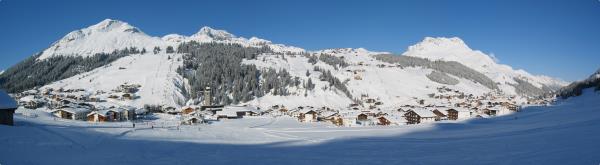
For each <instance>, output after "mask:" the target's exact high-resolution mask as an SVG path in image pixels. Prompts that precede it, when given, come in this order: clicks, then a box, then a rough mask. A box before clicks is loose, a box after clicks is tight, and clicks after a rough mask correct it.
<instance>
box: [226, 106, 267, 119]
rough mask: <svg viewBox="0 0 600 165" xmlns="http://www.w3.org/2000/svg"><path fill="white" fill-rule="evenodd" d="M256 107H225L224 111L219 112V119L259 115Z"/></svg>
mask: <svg viewBox="0 0 600 165" xmlns="http://www.w3.org/2000/svg"><path fill="white" fill-rule="evenodd" d="M258 113H259V112H258V111H257V109H256V108H255V107H250V106H225V107H224V108H223V110H221V111H217V113H216V114H215V116H216V117H217V119H238V118H242V117H243V116H248V115H251V114H258Z"/></svg>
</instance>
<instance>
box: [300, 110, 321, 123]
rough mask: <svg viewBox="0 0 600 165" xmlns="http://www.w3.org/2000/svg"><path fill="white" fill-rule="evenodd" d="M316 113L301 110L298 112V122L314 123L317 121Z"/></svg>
mask: <svg viewBox="0 0 600 165" xmlns="http://www.w3.org/2000/svg"><path fill="white" fill-rule="evenodd" d="M317 116H318V113H317V111H314V110H312V109H303V110H301V111H300V115H299V116H298V120H300V121H301V122H314V121H317Z"/></svg>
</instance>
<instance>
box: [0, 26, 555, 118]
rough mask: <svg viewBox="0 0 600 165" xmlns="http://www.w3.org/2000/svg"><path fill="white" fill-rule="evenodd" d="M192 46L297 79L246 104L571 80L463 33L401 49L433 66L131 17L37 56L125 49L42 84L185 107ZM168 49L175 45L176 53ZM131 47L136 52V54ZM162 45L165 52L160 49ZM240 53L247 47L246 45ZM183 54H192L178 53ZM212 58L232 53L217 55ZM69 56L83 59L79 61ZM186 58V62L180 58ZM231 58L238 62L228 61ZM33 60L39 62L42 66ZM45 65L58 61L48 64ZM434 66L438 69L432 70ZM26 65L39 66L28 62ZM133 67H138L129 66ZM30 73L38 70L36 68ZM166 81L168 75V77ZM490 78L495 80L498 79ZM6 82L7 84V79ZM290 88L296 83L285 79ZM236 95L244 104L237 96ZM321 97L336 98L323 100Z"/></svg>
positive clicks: (404, 98) (508, 89)
mask: <svg viewBox="0 0 600 165" xmlns="http://www.w3.org/2000/svg"><path fill="white" fill-rule="evenodd" d="M190 43H198V44H212V45H214V46H217V47H223V48H227V49H229V48H235V49H238V48H236V46H220V45H219V44H234V45H240V46H242V47H248V48H258V49H260V50H262V49H263V48H265V47H266V48H268V49H269V50H263V51H264V52H267V53H263V54H246V55H244V57H241V58H242V59H239V58H240V57H235V58H236V59H235V60H233V61H239V60H241V62H240V63H239V64H237V63H236V64H228V65H234V66H235V65H249V66H250V69H255V70H256V73H258V75H259V77H258V78H259V79H258V80H253V81H257V82H256V83H259V84H261V83H265V81H266V80H264V79H263V77H262V76H263V75H268V74H267V73H268V72H269V70H274V71H277V74H276V75H284V76H288V78H289V80H287V81H292V80H293V81H294V83H293V84H295V85H294V86H284V87H281V86H280V87H277V88H274V89H273V90H281V92H283V93H284V94H285V95H281V94H275V95H273V94H270V93H268V91H266V93H265V94H264V96H262V95H261V97H260V98H259V97H258V96H253V98H249V97H248V96H243V97H244V100H248V99H250V100H251V101H248V102H247V103H249V104H265V103H268V104H272V103H274V102H285V103H287V104H289V105H302V104H318V105H319V106H325V105H327V104H331V102H336V106H339V107H342V106H345V105H348V104H349V103H352V102H353V100H355V99H358V98H360V97H362V96H363V95H367V96H371V97H374V98H378V99H380V100H382V101H385V102H386V103H391V104H405V103H408V102H413V101H414V100H412V98H424V97H427V96H428V95H429V94H431V93H435V91H436V90H435V88H433V87H437V88H441V87H450V88H453V89H456V90H460V91H464V92H466V93H468V94H475V95H483V94H485V93H490V92H495V91H501V92H502V93H505V94H507V95H524V96H531V95H539V94H540V93H544V92H546V91H552V90H553V89H555V86H563V85H564V84H565V82H562V81H560V80H557V79H554V78H550V77H547V76H537V75H531V74H529V73H527V72H526V71H524V70H514V69H512V67H510V66H508V65H503V64H498V63H496V62H495V61H494V59H493V58H491V57H490V56H489V55H487V54H484V53H483V52H481V51H479V50H473V49H471V48H470V47H469V46H468V45H467V44H466V43H465V42H464V41H463V40H462V39H460V38H458V37H451V38H444V37H425V38H424V39H423V41H421V42H419V43H416V44H414V45H411V46H409V47H408V50H407V51H406V52H404V53H402V55H401V56H406V57H416V58H422V59H426V60H430V61H429V62H426V63H427V64H425V65H409V66H401V65H394V64H393V63H387V62H385V61H382V60H381V59H377V58H376V57H377V56H378V55H381V54H390V53H388V52H373V51H369V50H367V49H365V48H333V49H324V50H316V51H306V50H304V49H302V48H298V47H294V46H287V45H283V44H276V43H272V42H271V41H269V40H265V39H260V38H257V37H251V38H249V39H247V38H244V37H237V36H235V35H234V34H231V33H229V32H227V31H225V30H217V29H213V28H210V27H207V26H204V27H202V28H200V30H199V31H198V32H197V33H195V34H192V35H190V36H185V35H179V34H168V35H165V36H163V37H152V36H149V35H147V34H145V33H144V32H143V31H142V30H140V29H138V28H136V27H134V26H132V25H129V24H128V23H126V22H123V21H118V20H112V19H106V20H103V21H101V22H100V23H98V24H95V25H92V26H89V27H87V28H83V29H79V30H75V31H73V32H71V33H69V34H67V35H65V37H63V38H61V39H60V40H58V41H57V42H55V43H53V44H52V45H51V46H50V47H49V48H48V49H46V50H44V51H43V52H42V53H41V54H39V57H38V58H37V60H38V61H39V60H46V59H52V58H56V57H63V58H71V57H84V58H92V59H96V58H98V56H97V55H98V54H103V55H107V53H111V52H113V53H114V52H115V51H120V52H121V53H120V54H121V55H122V56H123V58H122V59H119V58H114V59H110V60H105V61H104V62H108V64H107V65H106V66H103V67H98V68H94V67H95V66H96V65H91V66H93V67H84V68H86V70H80V68H81V64H78V63H77V62H73V63H70V64H65V65H68V67H67V68H68V69H69V72H68V73H72V74H76V75H75V76H73V77H71V78H67V79H60V81H56V82H54V80H53V79H48V78H44V79H48V80H52V81H50V82H49V83H48V84H45V85H43V87H44V88H47V87H51V88H69V87H74V88H81V89H89V90H102V91H107V90H111V87H112V86H118V85H119V84H114V82H119V83H137V84H141V85H142V86H150V88H151V89H142V93H143V96H142V98H146V97H150V98H151V99H142V100H145V101H142V102H138V103H136V104H137V105H142V103H147V102H157V100H160V99H157V98H156V97H154V96H152V95H154V94H157V90H159V91H160V92H158V93H159V94H161V98H163V99H169V100H170V101H162V102H165V104H169V105H171V106H178V104H181V103H183V102H186V101H184V100H186V99H199V98H195V97H194V96H188V94H192V93H194V92H192V91H188V90H189V89H190V86H189V84H188V82H189V81H193V80H194V79H197V78H194V77H193V76H187V77H186V76H183V75H185V74H183V73H188V72H191V73H197V72H203V71H202V70H189V69H193V68H194V67H188V65H190V64H191V65H194V64H193V63H190V62H185V61H186V60H189V59H188V57H187V56H186V55H187V54H189V53H193V52H194V51H192V50H187V51H181V50H178V51H174V50H172V49H186V47H180V48H178V47H179V46H180V45H188V46H194V44H190ZM196 46H197V45H196ZM168 47H171V50H169V49H168ZM129 48H135V49H133V51H132V50H131V49H129ZM156 48H159V49H158V50H156ZM189 48H191V47H189ZM140 49H145V50H146V51H148V52H152V50H153V49H154V53H146V54H144V53H145V52H144V51H141V52H140V51H139V50H140ZM161 50H167V51H161ZM198 50H203V49H198ZM195 51H197V50H195ZM212 51H216V52H215V53H227V52H228V51H227V50H218V49H215V50H212ZM239 51H242V52H243V50H239ZM253 51H255V50H253ZM177 52H188V53H183V54H179V53H177ZM152 54H154V55H156V57H149V56H151V55H152ZM246 57H249V58H246ZM211 58H225V57H219V56H215V57H211ZM228 58H229V57H228ZM231 58H233V57H231ZM69 60H70V61H77V60H74V59H69ZM173 60H176V61H173ZM179 60H182V61H184V62H180V61H179ZM402 60H409V61H405V62H415V61H411V60H417V61H419V59H411V58H408V59H406V58H404V59H402ZM88 61H90V60H88ZM92 61H93V60H92ZM113 61H114V62H113ZM217 61H219V60H217ZM439 61H447V62H439ZM225 62H231V61H227V60H226V61H225ZM453 62H455V63H453ZM148 63H152V64H156V65H162V64H168V65H169V66H168V67H167V66H161V68H163V69H165V71H161V72H156V75H161V76H162V77H154V78H153V77H152V75H151V74H146V73H144V74H142V73H143V72H147V70H144V69H143V68H144V67H148V66H152V65H149V64H148ZM33 64H34V65H35V63H33ZM44 65H52V64H48V63H44ZM116 65H118V66H116ZM431 65H435V66H433V67H431ZM85 66H89V65H85ZM423 66H430V67H423ZM20 67H36V66H23V65H21V66H20ZM253 67H256V68H253ZM40 68H44V67H40ZM128 68H132V69H129V70H128ZM244 69H247V68H244ZM440 69H450V70H452V69H457V70H452V71H449V72H440V71H443V70H440ZM471 69H472V70H471ZM29 70H33V71H35V70H36V69H29ZM9 71H10V72H7V73H10V74H15V73H17V72H18V70H14V69H13V70H9ZM53 72H57V71H53ZM104 72H106V73H113V74H115V75H114V77H122V79H119V80H117V81H115V80H110V79H103V78H101V77H103V76H106V74H104ZM133 73H136V75H135V76H134V75H128V74H133ZM465 73H469V74H470V75H464V74H465ZM479 73H481V75H480V74H479ZM5 74H6V73H5ZM69 75H71V74H69ZM177 75H180V76H177ZM9 76H10V75H0V83H2V80H3V79H7V78H9ZM42 76H43V75H42ZM63 76H64V75H63ZM482 76H483V77H482ZM91 77H95V78H91ZM20 78H23V79H24V80H25V81H26V79H27V77H24V76H20ZM163 78H165V79H166V80H162V79H163ZM487 78H489V80H487ZM150 79H157V80H158V79H160V80H161V81H160V82H161V83H162V85H161V84H156V83H149V82H148V81H140V80H150ZM438 79H439V80H438ZM484 79H485V80H484ZM311 80H312V82H311ZM19 81H22V80H11V82H19ZM236 81H237V80H236ZM91 82H93V83H91ZM489 82H493V84H490V83H489ZM482 83H483V84H482ZM36 84H44V83H36ZM90 84H109V85H99V87H98V88H96V87H94V86H92V85H90ZM148 84H150V85H148ZM185 84H188V85H185ZM299 84H304V85H299ZM306 84H309V85H306ZM311 84H312V85H311ZM2 85H3V86H4V87H5V85H6V84H2ZM254 85H256V84H254ZM286 85H289V84H287V83H286ZM161 86H162V87H161ZM496 86H497V87H496ZM38 87H40V86H38ZM258 87H260V86H258ZM162 88H166V89H169V91H164V90H163V89H162ZM195 88H196V89H198V88H200V87H198V86H196V87H195ZM261 88H262V87H261ZM281 88H286V89H281ZM268 89H270V88H268ZM237 90H241V89H237ZM13 91H14V90H13ZM220 92H221V94H222V95H228V94H231V93H227V92H232V91H220ZM276 93H277V92H276ZM234 94H235V93H234ZM237 95H239V94H237ZM307 96H310V97H311V98H313V99H308V101H299V100H306V99H307ZM222 97H225V96H222ZM240 97H241V96H240ZM333 98H335V99H333ZM233 100H235V101H238V100H237V99H233ZM322 100H329V101H326V102H323V101H322Z"/></svg>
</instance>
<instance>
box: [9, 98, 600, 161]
mask: <svg viewBox="0 0 600 165" xmlns="http://www.w3.org/2000/svg"><path fill="white" fill-rule="evenodd" d="M598 99H600V95H599V94H597V93H593V92H591V91H586V93H585V94H584V95H583V96H581V97H575V98H571V99H569V100H567V101H561V102H559V103H558V104H557V105H555V106H549V107H528V108H525V109H524V110H523V111H522V112H521V113H515V114H513V115H509V116H503V117H498V118H492V119H475V120H469V121H462V122H442V123H435V124H421V125H408V126H395V127H362V128H361V127H354V128H338V127H334V126H331V125H328V124H322V123H299V122H297V121H296V120H295V119H293V118H289V117H279V118H271V117H249V118H244V119H239V120H226V121H221V122H218V123H215V124H211V125H196V126H179V127H178V126H177V125H176V124H174V123H173V122H171V121H174V120H176V119H174V118H172V116H169V115H157V116H154V118H156V119H155V120H152V121H150V122H152V123H153V125H154V128H152V126H150V123H146V124H143V123H138V124H137V125H136V128H135V129H133V128H131V126H132V125H131V123H128V122H123V123H102V124H96V123H87V122H74V121H64V120H54V119H53V118H52V117H51V116H49V115H48V114H47V113H45V112H43V111H33V110H23V109H19V110H17V113H18V114H17V115H16V116H15V118H16V126H14V127H10V126H0V132H1V133H0V146H1V149H0V164H9V165H10V164H284V163H285V164H598V163H600V142H598V139H600V131H598V130H599V128H600V108H599V107H600V102H598V101H597V100H598ZM33 114H35V115H33ZM27 116H29V117H27ZM32 116H37V117H32Z"/></svg>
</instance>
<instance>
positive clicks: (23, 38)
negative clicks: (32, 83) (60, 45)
mask: <svg viewBox="0 0 600 165" xmlns="http://www.w3.org/2000/svg"><path fill="white" fill-rule="evenodd" d="M106 18H112V19H118V20H122V21H125V22H128V23H130V24H131V25H133V26H136V27H138V28H140V29H141V30H142V31H144V32H145V33H147V34H149V35H152V36H163V35H166V34H170V33H178V34H183V35H191V34H193V33H196V32H197V31H198V30H199V29H200V27H202V26H210V27H213V28H217V29H224V30H227V31H229V32H230V33H232V34H235V35H237V36H242V37H247V38H249V37H252V36H257V37H260V38H264V39H268V40H271V41H273V42H275V43H283V44H287V45H293V46H298V47H302V48H305V49H308V50H318V49H324V48H338V47H353V48H357V47H364V48H367V49H369V50H374V51H388V52H394V53H398V54H400V53H402V52H404V51H405V50H406V48H407V47H408V46H410V45H412V44H415V43H417V42H419V41H421V40H422V39H423V38H424V37H426V36H432V37H454V36H456V37H460V38H462V39H463V40H464V41H465V42H466V43H467V44H468V45H469V46H470V47H471V48H473V49H477V50H481V51H483V52H485V53H488V54H489V53H493V54H494V55H495V56H496V57H497V58H498V59H499V61H500V63H503V64H508V65H511V66H513V67H514V68H517V69H524V70H527V71H529V72H530V73H533V74H545V75H549V76H553V77H558V78H561V79H564V80H568V81H572V80H578V79H583V78H585V77H587V76H588V75H590V74H591V73H592V72H594V71H596V70H597V69H598V68H600V54H599V52H600V0H533V1H524V0H513V1H511V0H506V1H492V0H483V1H482V0H471V1H448V0H406V1H399V0H398V1H396V0H388V1H377V0H364V1H358V0H331V1H325V0H257V1H254V2H250V1H249V0H239V1H218V2H217V1H214V0H211V1H193V2H192V1H181V0H180V1H178V0H173V1H166V0H162V1H157V0H131V1H124V0H102V1H99V0H97V1H96V0H70V1H61V0H38V1H33V0H0V69H6V68H8V67H10V66H12V65H14V64H15V63H17V62H18V61H20V60H23V59H25V58H27V57H28V56H31V55H32V54H34V53H35V52H39V51H42V50H43V49H45V48H47V47H49V46H50V44H52V43H53V42H54V41H56V40H58V39H60V38H62V36H64V35H66V34H67V33H68V32H70V31H73V30H76V29H80V28H84V27H87V26H89V25H93V24H96V23H98V22H100V21H102V20H103V19H106Z"/></svg>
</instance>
